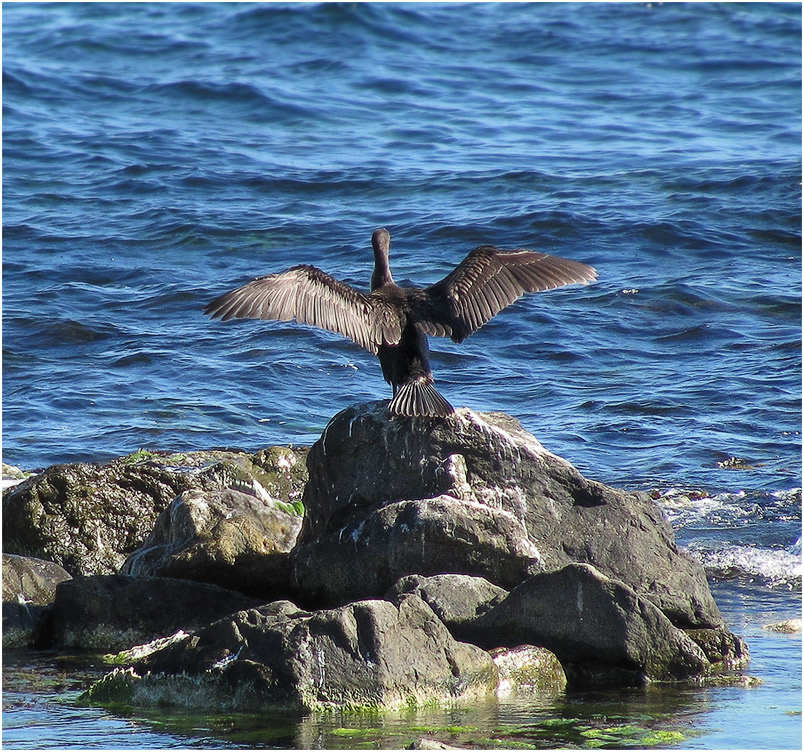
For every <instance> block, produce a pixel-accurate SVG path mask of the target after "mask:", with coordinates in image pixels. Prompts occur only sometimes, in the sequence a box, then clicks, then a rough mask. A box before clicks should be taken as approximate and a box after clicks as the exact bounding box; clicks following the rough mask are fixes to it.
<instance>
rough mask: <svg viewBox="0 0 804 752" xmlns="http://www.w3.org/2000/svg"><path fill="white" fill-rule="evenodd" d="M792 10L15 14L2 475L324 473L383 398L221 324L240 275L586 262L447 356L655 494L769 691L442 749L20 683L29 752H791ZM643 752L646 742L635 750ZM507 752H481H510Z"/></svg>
mask: <svg viewBox="0 0 804 752" xmlns="http://www.w3.org/2000/svg"><path fill="white" fill-rule="evenodd" d="M801 13H802V11H801V6H800V4H799V3H775V4H755V3H748V4H742V3H736V4H721V3H718V4H714V3H712V4H710V3H689V4H684V3H681V4H679V3H625V4H619V3H616V4H608V3H587V4H575V3H546V4H540V3H499V4H497V3H489V4H486V3H481V4H451V3H450V4H433V5H431V4H396V3H381V4H380V3H378V4H372V3H343V4H341V3H320V4H316V3H309V4H308V3H305V4H290V3H287V4H284V3H277V4H273V3H271V4H259V3H219V4H206V3H137V4H133V3H132V4H125V3H122V4H118V3H86V4H80V3H79V4H73V3H63V4H62V3H52V4H24V3H20V4H18V3H5V4H4V5H3V9H2V14H3V19H2V20H3V90H2V95H3V256H2V260H3V287H2V303H3V308H2V313H3V330H2V333H3V339H2V345H3V371H2V376H3V379H2V387H3V391H2V399H3V424H2V439H3V446H2V449H3V462H6V463H10V464H12V465H16V466H18V467H21V468H23V469H25V470H34V469H38V468H43V467H45V466H47V465H50V464H52V463H57V462H74V461H79V460H81V461H83V460H91V461H104V460H107V459H110V458H113V457H116V456H119V455H122V454H128V453H130V452H133V451H135V450H137V449H138V448H146V449H154V450H157V449H169V450H174V451H180V450H190V449H200V448H210V447H216V446H228V447H242V448H244V449H248V450H256V449H258V448H260V447H264V446H269V445H272V444H288V443H292V444H297V445H307V444H310V443H312V442H313V441H315V439H316V438H317V437H318V436H319V434H320V433H321V431H322V430H323V428H324V427H325V426H326V424H327V422H328V421H329V419H330V418H331V417H332V416H333V415H335V413H337V412H338V411H339V410H341V409H343V408H345V407H347V406H348V405H351V404H353V403H356V402H364V401H368V400H374V399H384V398H387V397H388V396H389V395H390V389H389V387H388V386H387V385H386V384H385V383H384V382H383V380H382V376H381V373H380V369H379V366H378V364H377V362H376V361H375V359H374V358H373V357H372V356H371V355H369V354H368V353H366V352H363V351H361V350H360V349H359V348H358V347H357V346H356V345H354V344H352V343H351V342H349V341H347V340H345V339H341V338H339V337H337V336H335V335H331V334H328V333H326V332H322V331H317V330H314V329H311V328H309V327H304V326H299V325H297V324H295V323H292V322H291V323H287V324H280V323H275V322H262V321H251V320H249V321H233V322H228V323H221V322H217V321H211V320H209V319H208V318H207V317H205V316H204V315H203V314H202V308H203V306H204V305H205V303H207V302H208V301H209V300H211V299H212V298H213V297H214V296H216V295H218V294H220V293H222V292H225V291H226V290H228V289H231V288H233V287H235V286H238V285H240V284H242V283H244V282H246V281H247V280H249V279H250V278H252V277H254V276H257V275H261V274H267V273H270V272H275V271H281V270H283V269H286V268H288V267H289V266H292V265H294V264H300V263H305V264H314V265H316V266H319V267H320V268H322V269H324V270H325V271H327V272H329V273H331V274H333V275H335V276H337V277H338V278H340V279H342V280H344V281H346V282H348V283H350V284H352V285H354V286H357V287H360V288H364V289H365V288H367V287H368V281H369V276H370V272H371V266H372V255H371V248H370V237H371V233H372V231H373V230H374V229H376V228H377V227H382V226H384V227H387V228H388V229H389V230H390V232H391V234H392V238H393V240H392V266H393V269H394V274H395V277H396V279H397V281H398V282H401V281H404V282H412V283H416V284H429V283H432V282H435V281H436V280H438V279H440V278H442V277H443V276H445V275H446V274H447V273H448V272H449V270H450V269H451V268H452V267H453V266H454V265H455V264H457V263H458V262H459V261H460V260H461V259H462V258H463V257H464V256H465V255H466V253H468V252H469V251H470V250H471V249H472V248H474V247H475V246H477V245H479V244H481V243H493V244H495V245H497V246H499V247H501V248H531V249H535V250H539V251H545V252H549V253H555V254H559V255H562V256H566V257H569V258H573V259H576V260H578V261H582V262H585V263H589V264H592V265H594V266H595V267H596V268H597V269H598V271H599V274H600V279H599V281H598V282H597V283H595V284H593V285H589V286H587V287H578V286H574V287H570V288H564V289H561V290H556V291H553V292H549V293H543V294H539V295H532V296H527V297H526V298H524V299H523V300H521V301H520V302H518V303H517V304H515V305H514V306H512V307H511V308H510V309H508V310H506V311H504V312H503V313H502V314H500V315H499V316H498V317H497V318H495V319H494V320H493V321H491V322H490V323H489V324H487V325H486V326H485V327H484V328H483V329H481V330H480V331H479V332H478V333H476V334H475V335H473V336H472V337H471V338H470V339H469V340H468V341H466V342H465V343H463V344H462V345H460V346H458V345H454V344H453V343H451V342H449V341H444V340H441V339H433V340H432V341H431V348H432V365H433V370H434V373H435V377H436V380H437V384H438V387H439V389H440V390H441V391H442V393H443V394H444V395H445V396H446V397H447V398H448V399H449V400H450V401H451V402H452V403H453V404H454V405H456V406H468V407H471V408H473V409H475V410H478V411H485V410H501V411H504V412H506V413H509V414H511V415H513V416H515V417H516V418H518V419H519V420H520V421H521V422H522V423H523V425H524V426H525V427H526V428H527V429H528V430H530V431H531V432H532V433H534V434H535V435H536V436H537V438H538V439H539V440H540V441H541V442H542V443H543V444H544V445H545V446H546V447H547V448H549V449H550V450H552V451H554V452H556V453H558V454H560V455H562V456H564V457H566V458H567V459H569V460H570V461H572V462H573V463H574V464H575V465H576V466H577V467H578V468H579V469H580V470H581V471H582V472H583V473H584V474H585V475H586V476H587V477H590V478H594V479H597V480H600V481H603V482H605V483H609V484H612V485H616V486H619V487H624V488H629V489H630V488H638V489H643V490H648V491H650V492H651V493H652V494H653V495H654V497H655V498H656V499H657V501H658V503H660V504H661V505H662V507H663V508H664V509H665V512H666V514H667V516H668V517H669V519H670V520H671V521H672V523H673V525H674V527H675V529H676V533H677V536H678V540H679V542H680V543H681V544H682V545H683V546H684V547H685V548H686V549H687V550H688V551H689V552H690V553H691V554H692V555H693V556H695V557H697V558H698V559H699V560H700V561H701V562H702V563H703V564H704V566H705V567H706V569H707V572H708V574H709V577H710V581H711V583H712V587H713V591H714V593H715V596H716V599H717V600H718V603H719V605H720V607H721V610H722V611H723V613H724V615H725V618H726V620H727V622H728V623H729V625H730V627H731V628H732V629H733V630H734V631H735V632H737V633H738V634H741V635H743V636H744V637H745V638H746V639H747V640H748V643H749V647H750V649H751V651H752V656H753V662H752V665H751V667H750V668H749V673H750V674H751V675H752V676H755V677H758V678H760V679H762V681H763V682H764V683H763V684H762V685H761V686H755V687H754V688H751V689H746V688H742V687H730V688H709V689H694V688H684V689H674V690H670V689H665V690H652V691H649V692H631V693H623V694H607V695H596V696H589V695H579V696H566V697H562V698H561V699H559V700H555V699H553V700H550V701H547V700H536V699H531V700H527V699H525V700H519V701H517V702H509V703H494V704H492V705H490V706H489V707H476V708H469V709H463V710H459V709H456V710H454V711H444V712H442V713H441V714H439V713H437V712H436V711H428V712H430V715H428V716H427V717H422V716H416V717H403V718H397V719H392V718H390V717H382V718H372V719H359V718H358V719H356V718H350V717H340V716H328V717H326V718H321V717H307V718H302V719H289V718H276V719H271V718H268V717H260V718H255V717H240V716H234V717H225V718H222V717H212V716H192V717H189V716H185V717H180V716H173V715H170V714H167V713H161V714H160V713H141V714H137V713H136V712H134V713H131V712H129V713H128V714H123V713H122V712H121V713H118V714H114V713H110V712H107V711H101V710H99V709H89V708H83V707H80V706H79V705H77V704H76V698H77V696H78V694H79V693H80V689H81V688H82V686H83V683H85V680H86V677H91V676H93V675H97V672H99V671H102V670H104V669H103V667H101V666H98V665H96V663H95V662H93V661H94V659H90V658H89V657H86V656H85V657H83V658H82V657H69V658H65V657H64V656H49V655H38V654H30V653H21V654H12V653H7V654H6V655H5V656H4V673H5V676H4V690H5V691H4V696H3V706H4V713H3V744H4V746H5V747H7V748H9V749H14V748H56V747H59V748H66V747H81V748H93V747H94V748H107V747H135V748H152V747H193V746H195V747H206V748H210V747H272V746H273V747H312V748H322V747H324V748H327V747H329V748H332V747H337V746H340V747H350V748H354V747H371V746H375V747H376V746H380V747H382V746H390V747H395V746H404V745H405V744H407V743H409V742H410V741H412V740H413V739H414V738H418V737H420V736H430V737H432V738H440V739H441V740H442V741H445V742H448V743H457V744H462V745H466V746H475V747H477V746H495V745H496V746H503V747H512V746H516V745H519V746H522V745H525V746H536V747H552V746H564V747H600V746H616V747H619V746H638V747H651V746H680V747H690V748H698V749H735V748H757V749H760V748H761V749H800V748H801V636H800V633H798V634H793V635H790V634H782V633H777V632H773V631H768V630H767V629H764V627H766V626H767V625H768V624H770V623H773V622H776V621H781V620H783V619H791V618H800V616H801V571H802V566H801V490H800V489H801V427H802V425H801V375H802V374H801V323H802V322H801ZM634 729H636V730H634ZM495 740H496V741H495Z"/></svg>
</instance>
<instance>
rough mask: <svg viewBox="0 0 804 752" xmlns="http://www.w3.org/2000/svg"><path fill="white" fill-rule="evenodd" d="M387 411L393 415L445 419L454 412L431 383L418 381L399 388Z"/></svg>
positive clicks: (422, 380) (423, 380)
mask: <svg viewBox="0 0 804 752" xmlns="http://www.w3.org/2000/svg"><path fill="white" fill-rule="evenodd" d="M388 410H389V411H390V412H391V413H392V414H394V415H408V416H420V417H431V418H445V417H446V416H447V415H451V414H452V413H454V412H455V409H454V408H453V407H452V405H450V403H449V402H447V401H446V400H445V399H444V398H443V397H442V396H441V395H440V394H439V392H438V390H437V389H436V388H435V387H434V386H433V383H432V381H427V380H425V379H419V380H417V381H409V382H408V383H407V384H403V385H402V386H401V387H399V389H398V391H397V393H396V394H395V395H394V398H393V399H392V400H391V404H390V405H388Z"/></svg>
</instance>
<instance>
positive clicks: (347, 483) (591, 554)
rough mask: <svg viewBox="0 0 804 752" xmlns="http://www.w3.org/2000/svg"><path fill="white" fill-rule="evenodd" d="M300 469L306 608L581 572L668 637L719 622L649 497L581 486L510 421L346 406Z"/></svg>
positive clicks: (299, 568)
mask: <svg viewBox="0 0 804 752" xmlns="http://www.w3.org/2000/svg"><path fill="white" fill-rule="evenodd" d="M308 468H309V471H310V480H309V482H308V484H307V487H306V489H305V493H304V505H305V510H306V516H305V521H304V524H303V526H302V531H301V533H300V536H299V541H298V544H297V547H296V549H295V550H294V552H293V554H292V557H291V558H292V560H293V565H294V576H295V578H296V580H297V582H298V584H299V585H300V586H301V587H303V588H304V589H305V590H307V591H308V592H310V593H311V595H312V596H314V599H315V600H314V603H315V604H316V605H319V604H324V605H331V604H333V603H341V602H345V601H347V600H349V599H350V598H355V597H376V596H379V595H381V594H382V593H384V592H385V591H386V590H387V589H388V588H389V587H390V586H391V585H392V584H393V583H394V582H395V581H396V580H397V579H399V578H400V577H403V576H405V575H408V574H413V573H419V574H437V573H439V572H462V573H464V574H472V575H478V576H481V577H485V578H487V579H488V580H490V581H491V582H492V583H494V584H495V585H498V586H500V587H504V588H506V589H510V588H512V587H514V586H515V585H517V584H519V583H521V582H523V581H524V580H526V579H527V578H528V577H529V576H531V575H532V574H534V573H535V572H538V571H550V570H556V569H560V568H561V567H564V566H566V565H567V564H570V563H573V562H580V563H588V564H592V565H594V566H595V567H596V568H597V569H599V570H600V571H601V572H603V573H604V574H606V575H607V576H609V577H613V578H615V579H617V580H620V581H622V582H624V583H626V584H627V585H629V586H630V587H631V588H633V589H634V590H635V591H636V592H637V593H638V594H639V595H640V596H642V597H644V598H645V599H647V600H648V601H650V602H651V603H653V604H654V605H656V606H657V607H658V608H660V609H661V610H662V611H663V612H664V613H666V614H667V615H668V617H669V618H670V619H671V620H672V621H673V622H674V623H675V624H677V625H678V626H683V627H690V628H693V627H712V626H719V625H722V623H723V620H722V617H721V615H720V612H719V611H718V608H717V606H716V605H715V602H714V600H713V598H712V595H711V593H710V591H709V587H708V585H707V582H706V577H705V575H704V571H703V568H702V567H701V566H700V564H698V563H697V562H695V561H693V560H692V559H691V558H690V557H688V556H687V555H686V554H685V553H683V552H682V551H681V550H680V549H678V547H677V546H676V545H675V542H674V536H673V531H672V528H671V527H670V525H669V523H668V522H667V521H666V520H665V519H664V517H663V515H662V512H661V510H660V508H659V507H658V506H657V505H656V504H655V503H654V502H653V501H652V500H651V499H649V498H648V497H647V496H646V495H645V494H643V493H638V492H625V491H619V490H616V489H613V488H610V487H608V486H605V485H603V484H601V483H597V482H595V481H589V480H586V479H585V478H584V477H583V476H582V475H581V474H580V473H579V472H578V471H577V470H576V469H575V468H574V467H573V466H572V465H571V464H570V463H569V462H567V461H566V460H564V459H562V458H561V457H558V456H556V455H554V454H552V453H551V452H549V451H547V450H546V449H545V448H544V447H543V446H542V445H541V444H540V443H539V442H538V441H537V440H536V439H535V438H534V437H533V436H532V435H531V434H529V433H527V432H526V431H525V430H524V429H523V428H522V426H521V425H520V424H519V423H518V422H517V421H516V420H514V419H513V418H511V417H509V416H507V415H503V414H501V413H484V414H482V415H479V414H476V413H474V412H472V411H471V410H467V409H462V410H459V411H458V412H457V413H455V414H454V415H453V416H451V417H449V418H446V419H420V418H418V419H406V418H399V417H395V418H390V417H389V416H388V412H387V409H386V404H385V403H383V402H376V403H369V404H367V405H357V406H353V407H350V408H348V409H347V410H344V411H342V412H341V413H339V414H338V415H336V416H335V417H334V418H333V419H332V421H330V423H329V425H328V426H327V428H326V430H325V431H324V433H323V434H322V436H321V438H320V439H319V440H318V441H317V442H316V443H315V445H314V446H313V447H312V448H311V450H310V453H309V455H308ZM436 516H438V518H439V519H438V520H436V519H435V517H436ZM495 530H496V532H495ZM442 551H448V552H449V553H448V554H446V553H445V554H443V555H442V553H441V552H442Z"/></svg>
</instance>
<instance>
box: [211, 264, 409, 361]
mask: <svg viewBox="0 0 804 752" xmlns="http://www.w3.org/2000/svg"><path fill="white" fill-rule="evenodd" d="M204 313H206V314H207V315H209V316H212V317H213V318H219V319H222V320H223V321H228V320H229V319H232V318H250V319H272V320H275V321H291V320H292V319H296V321H298V322H299V323H301V324H310V325H311V326H317V327H320V328H322V329H327V330H328V331H330V332H334V333H335V334H341V335H343V336H344V337H349V339H351V340H353V341H354V342H356V343H357V344H358V345H360V346H361V347H364V348H366V350H368V351H369V352H372V353H376V352H377V348H378V347H379V346H380V345H381V344H383V343H388V344H395V343H397V342H399V339H400V337H401V335H402V329H401V324H400V321H399V316H398V315H397V314H396V313H395V312H394V310H393V308H392V307H391V306H389V305H388V304H387V303H385V302H384V301H383V300H380V299H378V298H376V297H374V296H371V295H366V294H364V293H362V292H360V291H359V290H355V289H354V288H353V287H350V286H349V285H347V284H345V283H343V282H341V281H340V280H337V279H335V278H334V277H332V276H330V275H329V274H327V273H326V272H322V271H321V270H320V269H317V268H316V267H314V266H306V265H303V266H294V267H293V268H292V269H288V271H286V272H282V273H281V274H269V275H267V276H265V277H257V278H256V279H254V280H252V281H251V282H249V283H248V284H245V285H243V286H242V287H238V288H237V289H236V290H232V291H231V292H227V293H225V294H223V295H221V296H220V297H217V298H215V300H213V301H212V302H211V303H210V304H209V305H208V306H207V307H206V308H204Z"/></svg>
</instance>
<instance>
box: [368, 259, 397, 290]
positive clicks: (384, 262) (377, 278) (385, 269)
mask: <svg viewBox="0 0 804 752" xmlns="http://www.w3.org/2000/svg"><path fill="white" fill-rule="evenodd" d="M393 284H394V278H393V277H392V276H391V267H390V265H389V263H388V256H386V255H385V254H384V253H382V252H380V251H376V250H375V251H374V273H373V274H372V275H371V290H372V292H373V291H374V290H377V289H379V288H380V287H383V286H384V285H393Z"/></svg>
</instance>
